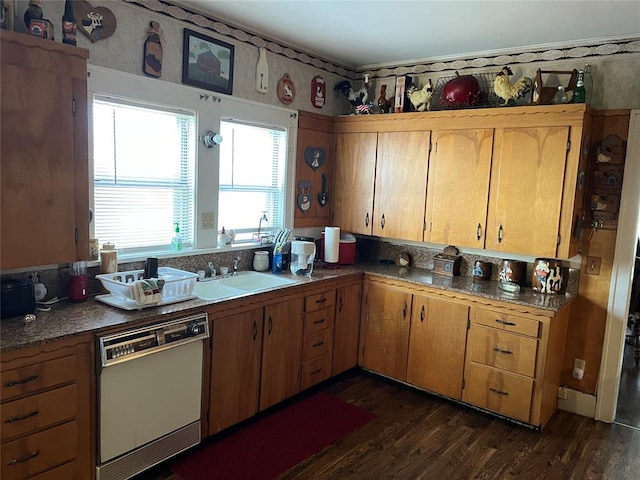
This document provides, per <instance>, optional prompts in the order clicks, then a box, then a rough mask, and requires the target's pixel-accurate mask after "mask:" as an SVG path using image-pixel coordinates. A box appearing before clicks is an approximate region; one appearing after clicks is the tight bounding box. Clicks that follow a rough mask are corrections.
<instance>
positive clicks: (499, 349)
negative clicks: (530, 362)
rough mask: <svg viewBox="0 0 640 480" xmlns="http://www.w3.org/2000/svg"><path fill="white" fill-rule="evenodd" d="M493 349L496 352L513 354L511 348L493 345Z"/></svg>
mask: <svg viewBox="0 0 640 480" xmlns="http://www.w3.org/2000/svg"><path fill="white" fill-rule="evenodd" d="M493 351H494V352H496V353H504V354H505V355H513V352H512V351H511V350H503V349H501V348H500V347H493Z"/></svg>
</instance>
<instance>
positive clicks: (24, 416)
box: [4, 410, 40, 423]
mask: <svg viewBox="0 0 640 480" xmlns="http://www.w3.org/2000/svg"><path fill="white" fill-rule="evenodd" d="M39 413H40V411H39V410H34V411H33V412H31V413H27V414H25V415H22V416H20V417H11V418H7V419H6V420H5V421H4V423H13V422H19V421H20V420H26V419H27V418H31V417H35V416H36V415H38V414H39Z"/></svg>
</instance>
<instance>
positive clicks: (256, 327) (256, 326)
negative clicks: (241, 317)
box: [253, 320, 258, 340]
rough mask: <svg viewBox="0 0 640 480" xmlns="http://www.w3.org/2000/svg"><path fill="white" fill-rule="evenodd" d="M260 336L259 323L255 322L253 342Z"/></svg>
mask: <svg viewBox="0 0 640 480" xmlns="http://www.w3.org/2000/svg"><path fill="white" fill-rule="evenodd" d="M257 336H258V322H256V321H255V320H254V321H253V340H255V339H256V337H257Z"/></svg>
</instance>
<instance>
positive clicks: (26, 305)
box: [0, 278, 36, 318]
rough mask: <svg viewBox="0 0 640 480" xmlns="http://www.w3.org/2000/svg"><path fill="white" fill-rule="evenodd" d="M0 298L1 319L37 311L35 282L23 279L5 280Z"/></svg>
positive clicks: (2, 282) (0, 281)
mask: <svg viewBox="0 0 640 480" xmlns="http://www.w3.org/2000/svg"><path fill="white" fill-rule="evenodd" d="M0 283H1V284H2V296H1V297H0V310H1V312H0V317H1V318H9V317H17V316H18V315H26V314H28V313H33V312H34V311H35V309H36V294H35V291H34V289H33V282H32V281H31V280H28V279H26V278H25V279H23V278H3V279H1V280H0Z"/></svg>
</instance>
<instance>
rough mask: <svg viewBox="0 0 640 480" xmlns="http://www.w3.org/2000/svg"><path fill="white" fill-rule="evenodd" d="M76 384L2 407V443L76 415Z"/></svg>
mask: <svg viewBox="0 0 640 480" xmlns="http://www.w3.org/2000/svg"><path fill="white" fill-rule="evenodd" d="M77 407H78V388H77V387H76V385H68V386H66V387H62V388H57V389H55V390H51V391H49V392H44V393H40V394H37V395H31V396H30V397H27V398H22V399H20V400H14V401H13V402H9V403H6V404H4V405H2V411H1V412H0V416H1V418H2V441H5V440H6V439H9V438H13V437H17V436H19V435H24V434H27V433H30V432H32V431H35V430H39V429H42V428H44V427H48V426H49V425H53V424H55V423H60V422H63V421H65V420H72V419H73V418H74V417H75V416H76V412H77Z"/></svg>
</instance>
